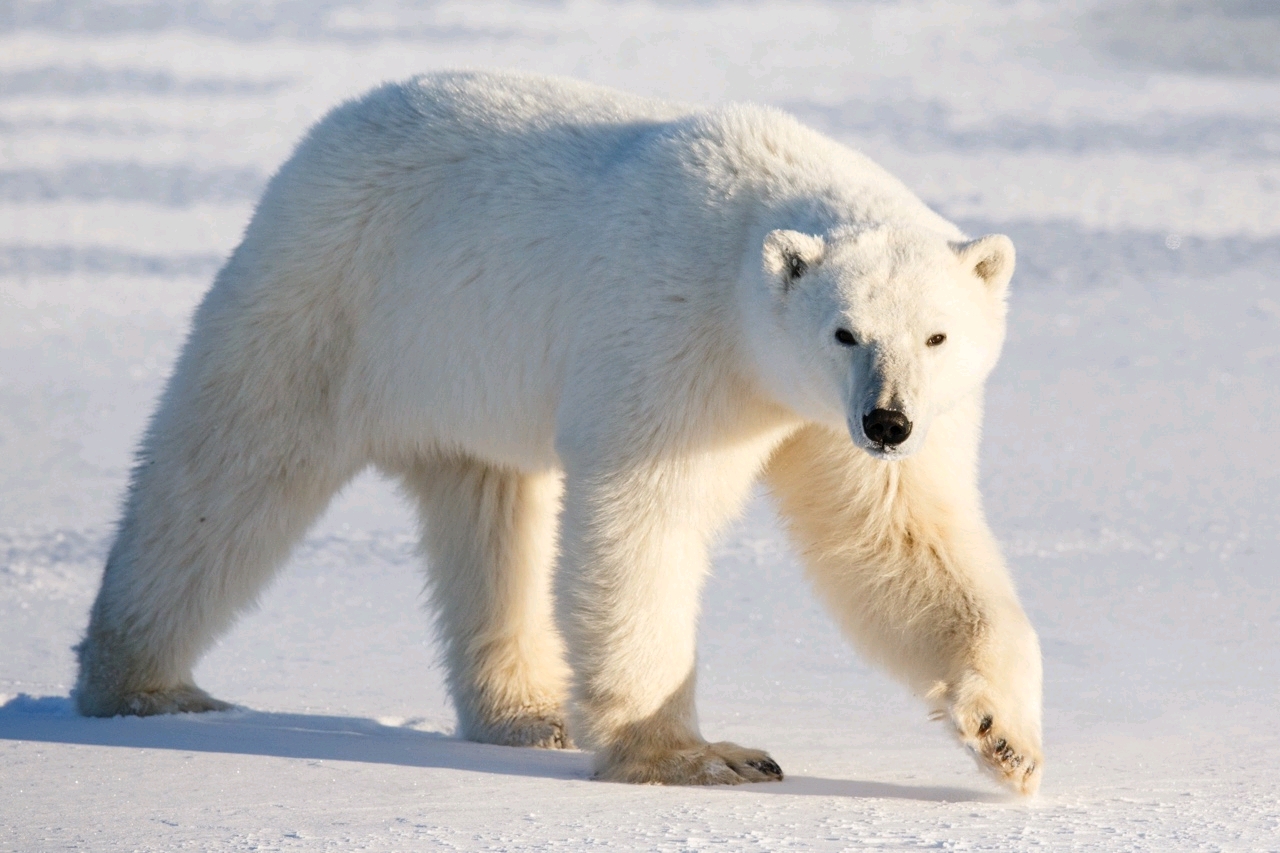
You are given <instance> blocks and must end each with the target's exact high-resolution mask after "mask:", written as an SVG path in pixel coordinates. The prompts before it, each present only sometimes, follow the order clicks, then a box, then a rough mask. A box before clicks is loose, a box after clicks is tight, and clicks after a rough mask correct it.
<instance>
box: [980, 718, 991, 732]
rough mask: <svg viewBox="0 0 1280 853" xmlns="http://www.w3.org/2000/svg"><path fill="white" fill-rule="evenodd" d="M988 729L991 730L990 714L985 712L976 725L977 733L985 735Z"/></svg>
mask: <svg viewBox="0 0 1280 853" xmlns="http://www.w3.org/2000/svg"><path fill="white" fill-rule="evenodd" d="M989 731H991V715H990V714H987V716H985V717H983V718H982V723H981V725H979V726H978V734H980V735H985V734H986V733H987V732H989Z"/></svg>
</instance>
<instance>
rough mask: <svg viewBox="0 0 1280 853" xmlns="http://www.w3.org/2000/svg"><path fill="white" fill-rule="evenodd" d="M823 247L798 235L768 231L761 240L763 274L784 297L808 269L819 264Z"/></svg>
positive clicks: (816, 240) (817, 240)
mask: <svg viewBox="0 0 1280 853" xmlns="http://www.w3.org/2000/svg"><path fill="white" fill-rule="evenodd" d="M826 251H827V244H826V242H825V241H823V239H822V238H821V237H815V236H813V235H811V234H801V233H800V232H799V231H781V230H779V231H770V232H769V233H768V234H766V235H765V238H764V271H765V273H766V274H767V275H768V276H769V277H770V278H771V279H773V281H775V282H776V283H777V285H778V287H779V288H781V290H782V292H783V293H787V292H788V291H790V290H791V288H792V287H794V286H795V283H796V282H797V281H799V280H800V279H801V277H803V276H804V274H805V273H807V272H808V271H809V270H810V269H811V268H813V267H816V266H817V265H818V264H820V263H822V256H823V255H824V254H826Z"/></svg>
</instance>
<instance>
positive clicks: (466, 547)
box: [76, 74, 1043, 792]
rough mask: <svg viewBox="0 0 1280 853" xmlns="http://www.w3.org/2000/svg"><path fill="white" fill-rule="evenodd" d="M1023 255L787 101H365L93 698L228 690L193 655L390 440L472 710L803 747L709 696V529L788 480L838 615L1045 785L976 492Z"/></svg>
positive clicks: (188, 420)
mask: <svg viewBox="0 0 1280 853" xmlns="http://www.w3.org/2000/svg"><path fill="white" fill-rule="evenodd" d="M1013 261H1014V258H1013V247H1012V245H1011V244H1010V243H1009V241H1008V240H1007V238H1004V237H1000V236H991V237H986V238H982V239H980V240H975V241H969V240H966V238H965V237H964V235H962V234H961V233H960V232H959V231H958V230H957V229H956V228H955V226H953V225H951V224H950V223H948V222H947V221H945V220H943V219H942V218H940V217H939V216H938V215H936V214H935V213H933V212H931V211H930V210H929V209H928V208H927V207H925V205H924V204H923V203H921V202H920V201H919V200H918V199H917V198H916V197H915V196H914V195H912V194H911V193H910V192H909V191H908V190H907V189H906V188H905V187H903V186H902V185H901V184H900V183H899V182H898V181H896V180H895V179H894V178H892V177H891V176H890V175H888V174H887V173H885V172H884V171H883V170H881V169H880V168H879V167H877V166H876V165H874V164H873V163H871V162H870V161H868V160H867V159H866V158H864V157H862V156H861V155H859V154H857V153H855V152H853V151H851V150H849V149H847V148H844V147H842V146H840V145H838V144H836V143H835V142H833V141H831V140H829V139H827V138H825V137H823V136H822V135H820V134H818V133H815V132H814V131H812V130H809V129H806V128H805V127H803V126H801V125H800V124H798V123H797V122H796V121H794V120H793V119H791V118H789V117H788V116H786V115H784V114H782V113H779V112H776V111H773V110H769V109H763V108H758V107H751V106H736V107H728V108H724V109H716V110H708V111H699V110H696V109H692V108H689V107H685V106H682V105H677V104H669V103H663V102H658V101H652V100H643V99H639V98H633V97H628V96H624V95H621V94H618V93H615V92H611V91H608V90H603V89H599V88H594V87H590V86H586V85H582V84H578V83H572V82H568V81H563V80H551V79H542V78H530V77H521V76H512V75H497V74H442V75H432V76H426V77H422V78H418V79H414V80H411V81H409V82H407V83H402V84H395V85H387V86H383V87H381V88H379V89H377V90H375V91H373V92H371V93H369V94H368V95H366V96H365V97H363V98H361V99H359V100H356V101H353V102H350V103H347V104H344V105H342V106H340V107H338V108H337V109H335V110H334V111H333V112H332V113H331V114H330V115H329V116H328V117H326V118H325V119H324V120H323V121H321V122H320V123H319V124H318V125H317V126H316V127H315V128H314V129H313V130H312V131H311V132H310V133H309V134H308V136H307V137H306V138H305V139H304V140H303V142H302V143H301V144H300V145H299V147H298V149H297V151H296V152H295V153H294V155H293V157H292V158H291V159H290V160H289V161H288V162H287V163H286V164H285V165H284V166H283V168H281V170H280V172H279V173H278V174H277V175H276V176H275V177H274V178H273V180H272V181H271V183H270V185H269V186H268V188H267V190H266V193H265V195H264V197H263V199H262V201H261V203H260V205H259V206H258V209H257V211H256V213H255V214H254V217H253V220H252V222H251V223H250V225H249V227H248V230H247V232H246V234H245V237H244V241H243V242H242V243H241V245H240V246H239V247H238V248H237V249H236V251H235V253H234V254H233V255H232V257H231V259H230V260H229V261H228V262H227V264H226V266H225V267H224V268H223V270H222V271H221V272H220V273H219V275H218V277H217V280H216V281H215V282H214V285H213V287H212V289H211V290H210V292H209V294H208V295H207V296H206V298H205V299H204V301H203V303H202V304H201V305H200V307H199V309H198V311H197V312H196V315H195V319H194V323H193V326H192V330H191V334H190V338H189V339H188V341H187V344H186V347H185V349H184V350H183V353H182V355H181V357H180V359H179V361H178V364H177V368H176V370H175V371H174V374H173V377H172V379H171V380H170V381H169V384H168V387H167V388H166V390H165V392H164V395H163V397H162V399H161V400H160V403H159V406H158V408H157V411H156V413H155V415H154V417H153V419H152V421H151V424H150V427H149V429H148V432H147V434H146V436H145V439H144V440H143V443H142V447H141V449H140V452H139V458H138V464H137V467H136V469H135V470H134V473H133V478H132V482H131V485H130V489H129V494H128V498H127V502H126V506H125V510H124V514H123V518H122V520H121V522H120V527H119V532H118V535H117V537H116V540H115V543H114V545H113V547H112V549H111V552H110V555H109V557H108V561H107V565H106V570H105V572H104V576H103V581H102V588H101V591H100V593H99V595H98V598H97V601H96V603H95V604H94V607H93V612H92V615H91V621H90V625H89V628H88V631H87V633H86V636H85V639H84V641H83V642H82V644H81V645H80V646H79V647H78V651H79V658H80V677H79V682H78V685H77V689H76V701H77V703H78V706H79V708H80V710H81V711H82V712H83V713H85V714H94V715H113V714H154V713H168V712H177V711H200V710H210V709H217V708H223V707H227V706H226V705H225V704H224V703H222V702H220V701H218V700H216V699H213V698H212V697H210V696H209V695H208V694H206V693H204V692H203V691H201V690H200V689H199V688H197V687H196V686H195V684H194V681H193V679H192V669H193V667H194V665H195V663H196V662H197V660H198V659H199V657H200V655H201V654H202V653H203V652H204V651H205V650H206V649H207V648H208V647H209V646H210V644H211V643H212V642H213V640H214V639H215V638H216V637H217V636H218V635H219V634H220V633H221V632H223V631H225V630H226V629H227V628H228V627H229V626H230V625H231V624H232V622H233V621H234V619H235V617H236V615H237V614H238V613H240V612H241V611H243V610H244V608H246V607H248V606H250V605H251V603H252V602H253V601H254V599H255V597H256V596H257V595H258V594H259V592H260V591H261V590H262V588H263V586H264V585H265V584H266V583H267V582H268V580H269V579H270V578H271V577H272V575H273V573H274V572H276V571H277V569H278V568H279V567H280V565H281V564H282V563H283V561H284V560H285V558H286V556H287V555H288V553H289V551H290V548H291V547H292V546H293V545H294V543H295V542H296V541H297V540H298V539H299V537H301V535H302V534H303V532H304V531H305V530H306V528H307V527H308V525H309V524H311V523H312V521H313V520H314V519H315V518H316V517H317V515H319V514H320V513H321V511H323V510H324V508H325V507H326V505H327V504H328V502H329V500H330V499H331V497H332V496H333V494H334V493H335V492H336V491H337V490H338V489H339V488H341V486H342V485H343V484H344V483H346V482H347V481H348V480H349V479H350V478H351V477H353V476H354V475H355V474H356V473H358V472H359V471H361V470H362V469H364V468H366V467H367V466H369V465H375V466H377V467H378V468H380V469H382V470H383V471H385V472H387V473H389V474H390V475H392V476H394V477H396V478H398V479H399V480H400V481H401V482H402V483H403V485H404V489H405V491H406V493H407V494H408V495H409V496H411V497H412V498H413V499H414V500H416V502H417V503H418V506H419V508H420V510H421V517H422V525H423V547H424V551H425V555H426V563H427V572H428V577H429V579H430V589H431V597H432V603H433V605H434V606H435V608H436V610H437V611H438V620H439V625H440V630H441V635H442V640H443V646H444V650H445V655H446V663H447V669H448V678H449V685H450V689H451V691H452V696H453V699H454V702H455V704H456V706H457V711H458V718H459V729H460V732H461V734H462V735H464V736H465V737H468V738H472V739H475V740H480V741H485V742H489V743H503V744H515V745H533V746H544V747H553V746H566V745H568V744H569V743H570V739H569V738H570V733H572V737H573V739H574V740H575V741H576V742H577V743H578V744H579V745H582V746H584V747H586V748H589V749H592V750H595V752H596V754H597V761H598V769H599V773H600V775H601V776H602V777H603V778H607V779H616V780H626V781H633V782H664V783H677V784H679V783H694V784H709V783H726V782H727V783H733V782H742V781H761V780H767V779H772V778H780V777H781V771H780V770H779V768H778V766H777V765H776V764H775V763H774V762H773V761H772V759H770V758H769V757H768V756H767V755H766V754H765V753H763V752H760V751H758V750H753V749H746V748H743V747H739V746H737V745H735V744H730V743H708V742H707V741H706V740H704V739H703V737H702V736H701V734H700V732H699V729H698V726H697V722H696V715H695V712H694V656H695V649H694V642H695V633H696V631H695V628H696V619H697V613H698V598H699V592H700V588H701V585H702V581H703V577H704V575H705V573H706V570H707V547H708V543H709V541H710V540H711V539H712V537H714V536H715V534H716V532H717V531H718V530H719V529H720V528H721V527H722V526H723V525H724V523H725V522H726V521H727V520H728V519H730V518H731V517H733V515H734V513H735V512H737V511H738V510H739V508H740V506H741V504H742V503H743V501H744V499H745V497H746V496H747V494H748V492H749V490H750V488H751V485H752V484H753V483H754V482H755V481H756V480H757V479H758V478H760V477H761V476H763V478H764V479H765V481H766V483H767V485H768V487H769V488H770V489H771V490H772V492H773V494H774V495H775V496H776V498H777V502H778V507H779V509H780V511H781V513H782V514H783V516H784V517H785V520H786V522H787V524H788V526H789V529H790V531H791V533H792V534H793V535H794V537H795V541H796V543H797V545H798V548H799V550H800V551H801V552H802V553H803V555H804V558H805V560H806V562H807V567H808V571H809V574H810V576H811V577H812V579H813V582H814V584H815V586H816V588H817V589H818V590H819V592H820V593H821V594H822V596H823V597H824V598H825V599H826V601H827V603H828V604H829V605H830V607H831V609H832V611H833V612H834V614H835V615H836V617H837V619H838V620H839V621H840V623H841V625H842V626H844V628H845V629H846V631H847V632H848V634H849V636H850V637H851V638H852V639H853V640H854V641H855V642H856V643H857V644H858V645H859V647H860V648H862V649H863V650H864V651H865V652H867V653H868V654H869V655H871V656H872V657H874V658H875V659H876V660H877V661H879V662H880V663H881V664H883V665H884V666H885V667H886V668H887V669H888V670H889V671H890V672H892V673H894V674H895V675H897V676H899V677H900V678H902V679H903V680H905V681H906V682H907V683H908V684H909V685H910V686H911V687H912V688H914V689H915V690H916V691H917V692H918V693H919V694H920V695H922V696H923V697H925V698H926V700H927V701H928V703H929V704H930V706H931V707H932V709H933V710H934V711H935V712H936V713H937V715H938V716H939V717H940V718H942V719H945V720H946V721H948V725H949V727H950V728H951V729H952V730H953V731H954V732H955V733H956V735H957V736H958V737H959V739H960V740H961V741H962V742H963V743H964V744H965V745H966V746H968V747H969V748H970V749H971V750H973V751H974V753H975V754H976V755H977V757H978V759H979V761H980V763H981V764H983V766H985V767H987V768H988V769H990V770H991V771H992V772H993V773H995V774H996V775H997V776H998V777H999V778H1001V779H1002V780H1004V781H1005V782H1006V783H1007V784H1008V785H1010V786H1011V787H1013V788H1014V789H1015V790H1019V791H1023V792H1030V791H1034V790H1035V788H1036V786H1037V784H1038V782H1039V778H1040V773H1041V768H1042V766H1043V761H1042V757H1041V752H1040V655H1039V649H1038V645H1037V641H1036V636H1035V633H1034V631H1033V630H1032V628H1031V626H1030V625H1029V623H1028V621H1027V619H1026V617H1025V616H1024V615H1023V612H1022V609H1021V608H1020V606H1019V604H1018V601H1017V597H1016V595H1015V593H1014V590H1013V587H1012V585H1011V583H1010V580H1009V577H1008V575H1007V572H1006V570H1005V568H1004V564H1003V562H1002V559H1001V556H1000V552H999V549H998V547H997V546H996V544H995V542H994V540H993V538H992V536H991V534H990V532H989V531H988V529H987V526H986V524H985V522H984V520H983V515H982V510H981V502H980V497H979V494H978V491H977V486H976V484H977V460H976V453H977V443H978V432H979V426H980V421H981V412H982V385H983V382H984V380H985V378H986V376H987V374H988V373H989V372H990V370H991V368H992V366H993V365H994V364H995V361H996V358H997V356H998V354H999V350H1000V347H1001V343H1002V341H1003V337H1004V324H1005V308H1004V297H1005V289H1006V287H1007V285H1008V282H1009V277H1010V275H1011V274H1012V271H1013Z"/></svg>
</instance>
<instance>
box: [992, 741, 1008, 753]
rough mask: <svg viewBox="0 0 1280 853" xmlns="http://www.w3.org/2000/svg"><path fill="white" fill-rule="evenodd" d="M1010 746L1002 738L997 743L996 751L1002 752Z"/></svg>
mask: <svg viewBox="0 0 1280 853" xmlns="http://www.w3.org/2000/svg"><path fill="white" fill-rule="evenodd" d="M1008 745H1009V744H1008V742H1007V741H1006V740H1005V739H1004V738H1000V740H998V741H996V745H995V750H996V752H1002V751H1004V748H1005V747H1006V746H1008Z"/></svg>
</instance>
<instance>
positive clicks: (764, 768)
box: [747, 758, 782, 779]
mask: <svg viewBox="0 0 1280 853" xmlns="http://www.w3.org/2000/svg"><path fill="white" fill-rule="evenodd" d="M747 766H748V767H754V768H755V769H757V770H759V771H760V772H761V773H764V774H767V775H769V776H777V777H778V778H779V779H781V778H782V768H781V767H779V766H778V762H776V761H774V760H773V759H772V758H757V759H752V760H751V761H748V762H747Z"/></svg>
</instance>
